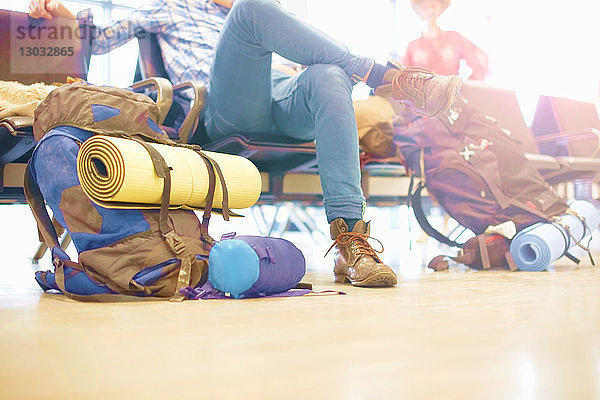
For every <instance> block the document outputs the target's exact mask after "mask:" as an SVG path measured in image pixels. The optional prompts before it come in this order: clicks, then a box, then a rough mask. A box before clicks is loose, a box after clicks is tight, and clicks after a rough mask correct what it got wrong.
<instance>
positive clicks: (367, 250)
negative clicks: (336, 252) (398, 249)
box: [325, 232, 383, 262]
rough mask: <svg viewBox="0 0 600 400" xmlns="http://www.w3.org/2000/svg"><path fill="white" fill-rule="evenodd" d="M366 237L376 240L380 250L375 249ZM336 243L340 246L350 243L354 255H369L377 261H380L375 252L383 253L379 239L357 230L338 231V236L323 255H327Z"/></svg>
mask: <svg viewBox="0 0 600 400" xmlns="http://www.w3.org/2000/svg"><path fill="white" fill-rule="evenodd" d="M368 239H373V240H376V241H377V243H379V244H380V245H381V250H375V249H374V248H373V247H372V246H371V245H370V244H369V242H368V241H367V240H368ZM336 244H339V245H341V246H344V245H347V244H351V247H352V249H353V250H354V253H355V254H356V255H359V256H361V255H365V256H371V257H373V258H374V259H375V260H377V262H382V261H381V260H380V259H379V257H378V256H377V253H383V243H381V241H380V240H379V239H377V238H374V237H372V236H369V235H365V234H364V233H359V232H344V233H340V234H339V236H338V237H337V238H336V239H335V240H334V241H333V244H332V245H331V247H329V249H327V252H326V253H325V256H327V254H329V252H330V251H331V249H333V247H334V246H335V245H336Z"/></svg>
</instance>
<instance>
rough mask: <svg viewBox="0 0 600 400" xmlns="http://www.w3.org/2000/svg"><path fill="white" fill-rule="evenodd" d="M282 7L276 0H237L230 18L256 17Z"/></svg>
mask: <svg viewBox="0 0 600 400" xmlns="http://www.w3.org/2000/svg"><path fill="white" fill-rule="evenodd" d="M278 7H280V6H279V4H278V3H277V1H275V0H236V1H235V2H234V3H233V7H232V8H231V11H230V12H229V18H239V17H240V16H241V17H243V18H248V17H255V16H260V15H263V14H264V13H266V12H270V11H272V10H273V9H274V8H278Z"/></svg>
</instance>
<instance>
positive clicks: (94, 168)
mask: <svg viewBox="0 0 600 400" xmlns="http://www.w3.org/2000/svg"><path fill="white" fill-rule="evenodd" d="M148 144H149V145H150V146H152V147H154V148H155V149H156V150H157V151H158V152H159V153H160V154H161V155H162V157H163V158H164V159H165V162H166V163H167V165H168V166H169V167H170V168H171V196H170V203H169V204H170V208H189V209H202V208H203V207H204V205H205V201H206V195H207V193H208V187H209V173H208V169H207V166H206V164H205V163H204V161H203V159H202V157H200V155H199V154H198V153H196V152H195V151H194V150H192V149H189V148H185V147H175V146H168V145H164V144H156V143H148ZM203 153H204V154H206V155H207V156H208V157H210V158H211V159H212V160H214V161H215V162H216V163H217V164H218V165H219V167H220V168H221V170H222V171H223V177H224V179H225V183H226V185H227V191H228V195H229V207H230V208H233V209H241V208H247V207H251V206H252V205H254V203H256V201H257V200H258V197H259V196H260V191H261V177H260V173H259V172H258V169H257V168H256V166H255V165H254V164H253V163H252V162H251V161H250V160H248V159H246V158H244V157H240V156H235V155H230V154H221V153H214V152H210V151H203ZM77 174H78V176H79V181H80V183H81V187H82V188H83V191H84V192H85V193H86V194H87V195H88V197H89V198H90V199H91V200H92V201H93V202H95V203H96V204H98V205H100V206H102V207H106V208H160V203H161V199H162V192H163V184H164V180H163V179H162V178H160V177H158V176H157V175H156V172H155V170H154V165H153V164H152V159H151V158H150V155H149V153H148V151H147V150H146V149H145V148H144V146H143V145H142V144H140V143H139V142H137V141H135V140H132V139H126V138H120V137H112V136H94V137H92V138H90V139H88V140H86V141H85V142H84V143H83V145H82V146H81V149H80V150H79V154H78V155H77ZM222 201H223V191H222V188H221V181H220V179H219V177H218V175H217V176H216V185H215V194H214V201H213V207H215V208H221V204H222Z"/></svg>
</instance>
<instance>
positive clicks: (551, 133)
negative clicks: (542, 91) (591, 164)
mask: <svg viewBox="0 0 600 400" xmlns="http://www.w3.org/2000/svg"><path fill="white" fill-rule="evenodd" d="M531 130H532V131H533V133H534V135H535V136H536V139H537V141H538V144H539V146H540V149H541V151H543V152H545V153H548V154H554V155H562V156H583V157H588V156H594V157H598V156H600V141H599V139H600V117H599V116H598V111H597V110H596V105H595V104H594V103H590V102H585V101H579V100H573V99H569V98H564V97H554V96H540V97H539V98H538V102H537V105H536V109H535V113H534V117H533V121H532V123H531Z"/></svg>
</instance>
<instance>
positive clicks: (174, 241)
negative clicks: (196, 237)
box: [163, 231, 185, 254]
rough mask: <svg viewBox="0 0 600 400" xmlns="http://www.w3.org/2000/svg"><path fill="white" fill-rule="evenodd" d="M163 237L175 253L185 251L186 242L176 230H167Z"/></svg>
mask: <svg viewBox="0 0 600 400" xmlns="http://www.w3.org/2000/svg"><path fill="white" fill-rule="evenodd" d="M163 237H164V238H165V241H166V242H167V244H168V245H169V247H170V248H171V250H173V252H174V253H175V254H181V253H183V252H184V251H185V243H183V240H182V239H181V237H179V235H178V234H176V233H175V231H170V232H167V233H165V234H164V235H163Z"/></svg>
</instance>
